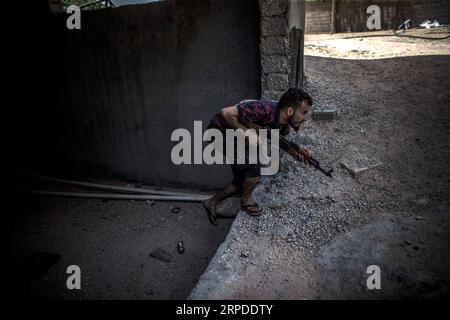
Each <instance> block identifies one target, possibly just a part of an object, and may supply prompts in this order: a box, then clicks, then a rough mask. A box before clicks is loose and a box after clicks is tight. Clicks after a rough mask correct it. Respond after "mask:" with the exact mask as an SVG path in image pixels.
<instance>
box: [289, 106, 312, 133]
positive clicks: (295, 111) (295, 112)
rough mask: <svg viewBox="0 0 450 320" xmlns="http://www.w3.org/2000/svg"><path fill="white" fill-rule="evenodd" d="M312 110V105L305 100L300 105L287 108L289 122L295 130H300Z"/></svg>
mask: <svg viewBox="0 0 450 320" xmlns="http://www.w3.org/2000/svg"><path fill="white" fill-rule="evenodd" d="M310 111H311V106H310V105H309V104H308V103H307V102H306V101H303V102H302V104H301V105H300V107H296V108H295V107H293V106H289V107H288V108H287V115H288V119H289V120H288V123H289V125H290V126H291V127H292V128H293V129H294V130H295V131H298V129H299V128H300V125H301V124H302V123H303V122H304V121H305V120H306V118H307V116H308V114H309V112H310Z"/></svg>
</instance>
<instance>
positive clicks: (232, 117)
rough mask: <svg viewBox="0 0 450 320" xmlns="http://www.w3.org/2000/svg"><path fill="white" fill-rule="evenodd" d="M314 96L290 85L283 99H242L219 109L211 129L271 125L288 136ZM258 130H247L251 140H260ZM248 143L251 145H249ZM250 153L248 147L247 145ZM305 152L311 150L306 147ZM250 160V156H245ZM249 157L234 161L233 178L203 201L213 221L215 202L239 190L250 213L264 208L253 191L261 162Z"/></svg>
mask: <svg viewBox="0 0 450 320" xmlns="http://www.w3.org/2000/svg"><path fill="white" fill-rule="evenodd" d="M311 106H312V98H311V96H310V95H309V94H308V93H307V92H305V91H303V90H302V89H296V88H291V89H289V90H287V91H286V92H285V93H284V94H283V95H282V96H281V98H280V100H279V101H278V102H277V101H272V100H243V101H241V102H240V103H238V104H236V105H234V106H230V107H226V108H223V109H222V110H221V111H220V113H218V114H216V115H214V116H213V117H212V119H211V122H210V124H209V126H208V129H210V128H215V129H218V130H220V131H221V132H222V133H223V135H224V141H225V130H227V129H242V130H243V131H244V132H246V131H247V130H248V129H256V130H257V129H259V128H263V127H265V128H270V129H279V133H280V134H281V135H282V136H285V135H287V134H288V133H289V126H290V127H292V128H293V129H294V130H295V131H298V129H299V128H300V125H301V124H302V123H303V122H304V121H305V120H306V117H307V115H308V113H309V112H310V110H311ZM256 132H257V131H254V130H251V131H248V132H246V134H247V135H248V142H249V143H251V144H257V143H258V141H259V138H258V134H257V133H256ZM247 147H248V146H247ZM246 149H247V150H246V153H248V148H246ZM303 154H307V155H308V154H309V153H308V152H307V151H306V150H303ZM293 156H295V157H297V158H298V159H300V160H303V161H304V162H305V163H306V162H307V161H306V160H307V156H306V157H305V156H303V155H302V154H300V153H296V154H293ZM246 160H247V159H246ZM247 162H248V161H246V162H245V163H244V164H237V163H236V162H234V163H233V164H232V165H231V170H232V173H233V180H232V181H231V183H230V184H228V185H227V186H226V187H225V188H224V189H223V190H221V191H219V192H218V193H216V194H215V195H214V196H213V197H211V198H209V199H208V200H205V201H204V202H203V207H204V208H205V210H206V212H207V214H208V217H209V219H210V221H211V223H212V224H214V225H217V216H216V206H217V205H218V204H219V203H220V202H221V201H223V200H224V199H226V198H228V197H230V196H232V195H234V194H237V193H240V195H241V209H242V210H244V211H245V212H247V213H248V214H249V215H251V216H258V215H260V214H261V213H262V211H263V208H262V207H261V206H259V205H258V204H257V203H256V202H255V201H254V200H253V198H252V191H253V189H254V188H255V186H256V184H257V183H258V180H259V177H260V174H261V170H260V166H261V165H260V162H259V161H257V163H256V164H250V163H247Z"/></svg>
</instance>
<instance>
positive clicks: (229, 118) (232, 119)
mask: <svg viewBox="0 0 450 320" xmlns="http://www.w3.org/2000/svg"><path fill="white" fill-rule="evenodd" d="M220 114H221V116H222V117H223V118H224V119H225V121H226V122H227V123H228V124H229V126H230V127H232V128H233V129H242V130H243V131H244V132H246V131H247V130H248V129H249V126H246V125H244V124H243V123H241V122H240V121H239V113H238V109H237V107H236V106H231V107H226V108H223V109H222V110H221V111H220ZM250 125H251V124H250ZM247 134H248V133H247ZM249 141H250V143H252V144H257V143H258V142H259V137H258V134H257V133H256V132H255V134H251V135H249Z"/></svg>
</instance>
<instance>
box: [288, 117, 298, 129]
mask: <svg viewBox="0 0 450 320" xmlns="http://www.w3.org/2000/svg"><path fill="white" fill-rule="evenodd" d="M293 118H294V116H292V118H290V119H289V121H288V123H289V125H290V126H291V127H292V129H294V130H295V132H297V131H298V129H299V128H300V123H299V124H298V125H297V124H296V123H295V122H294V121H293V120H292V119H293Z"/></svg>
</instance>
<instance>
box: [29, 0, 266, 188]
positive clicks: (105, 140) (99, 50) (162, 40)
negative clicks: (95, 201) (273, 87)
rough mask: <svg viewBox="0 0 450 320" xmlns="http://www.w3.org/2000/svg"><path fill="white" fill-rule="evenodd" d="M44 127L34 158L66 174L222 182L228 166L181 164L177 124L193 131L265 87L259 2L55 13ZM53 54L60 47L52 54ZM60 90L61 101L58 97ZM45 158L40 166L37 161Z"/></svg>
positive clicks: (225, 0)
mask: <svg viewBox="0 0 450 320" xmlns="http://www.w3.org/2000/svg"><path fill="white" fill-rule="evenodd" d="M52 19H53V23H52V27H51V31H52V34H51V40H50V41H51V43H52V45H53V49H52V51H50V52H48V55H51V56H52V57H53V58H52V59H50V60H51V61H52V66H51V67H50V68H49V69H48V71H47V72H48V73H49V74H52V75H53V79H52V85H51V86H49V95H48V97H50V96H51V98H48V99H49V100H48V104H47V106H46V107H45V109H41V110H39V112H36V113H35V115H34V116H35V117H36V118H35V120H36V121H39V123H40V125H42V126H43V127H45V128H46V129H45V130H44V131H45V133H43V131H41V133H40V134H38V135H36V136H35V137H34V138H35V139H33V141H34V142H32V144H34V150H35V151H36V152H34V153H33V155H34V159H35V160H36V161H34V162H33V163H34V164H35V166H37V167H38V169H42V167H45V168H46V171H47V172H50V173H52V172H57V171H58V172H61V173H62V175H65V176H67V175H82V176H92V175H96V176H99V177H106V178H111V177H116V178H120V179H127V180H135V181H141V182H158V183H160V182H169V183H172V184H173V183H176V184H177V185H179V184H180V183H182V184H187V185H196V186H205V187H219V186H222V185H223V184H224V183H225V182H227V180H228V179H229V178H230V177H231V175H230V173H229V169H228V167H227V166H214V167H212V166H206V165H195V166H194V165H190V166H183V165H182V166H175V165H174V164H172V162H171V159H170V154H171V149H172V147H173V146H174V145H175V143H172V142H170V136H171V133H172V131H173V130H174V129H176V128H187V129H189V130H190V131H191V132H193V130H192V128H193V121H194V120H202V121H204V127H205V128H206V125H207V124H208V122H209V119H210V118H211V116H212V115H213V114H214V113H216V112H218V111H219V110H220V109H221V108H223V107H225V106H229V105H232V104H235V103H237V102H239V101H240V100H242V99H245V98H258V97H259V96H260V94H261V91H260V90H261V89H260V52H259V32H260V30H259V27H260V26H259V10H258V2H257V0H254V1H253V0H249V1H239V0H222V1H217V0H216V1H207V0H197V1H162V2H155V3H149V4H145V5H133V6H125V7H119V8H115V9H101V10H95V11H90V12H87V11H86V12H83V13H82V22H81V30H79V31H69V30H67V28H66V26H65V16H63V17H58V16H56V17H55V16H53V17H52ZM55 52H56V54H55ZM55 98H56V99H55ZM38 164H41V165H43V166H39V165H38Z"/></svg>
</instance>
